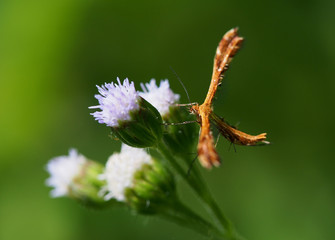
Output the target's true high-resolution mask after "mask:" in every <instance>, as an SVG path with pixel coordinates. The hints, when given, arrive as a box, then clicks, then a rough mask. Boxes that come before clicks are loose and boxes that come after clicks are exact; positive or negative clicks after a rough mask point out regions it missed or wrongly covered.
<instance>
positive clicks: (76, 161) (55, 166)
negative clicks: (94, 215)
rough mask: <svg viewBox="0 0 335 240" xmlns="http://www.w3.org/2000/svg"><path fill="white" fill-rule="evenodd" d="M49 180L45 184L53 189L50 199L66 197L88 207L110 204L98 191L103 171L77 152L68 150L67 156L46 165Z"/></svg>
mask: <svg viewBox="0 0 335 240" xmlns="http://www.w3.org/2000/svg"><path fill="white" fill-rule="evenodd" d="M47 171H48V172H49V173H50V178H48V179H47V181H46V184H47V185H48V186H50V187H53V188H54V189H53V190H52V191H51V196H52V197H62V196H68V197H70V198H73V199H75V200H77V201H78V202H80V203H81V204H84V205H86V206H90V207H104V206H107V205H108V204H109V203H111V202H106V201H105V200H104V199H103V198H102V197H101V196H100V195H99V191H100V189H101V187H102V186H103V185H104V184H105V183H104V181H102V180H99V179H98V176H99V175H100V174H101V173H102V171H103V166H102V165H101V164H100V163H98V162H94V161H91V160H88V159H87V158H86V157H84V156H83V155H81V154H79V153H78V152H77V150H75V149H70V151H69V156H59V157H55V158H53V159H51V160H50V162H49V163H48V165H47Z"/></svg>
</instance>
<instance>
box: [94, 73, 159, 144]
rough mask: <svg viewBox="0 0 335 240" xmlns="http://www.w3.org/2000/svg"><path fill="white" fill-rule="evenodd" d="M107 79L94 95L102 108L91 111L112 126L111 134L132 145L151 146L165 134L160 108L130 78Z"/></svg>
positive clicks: (97, 117)
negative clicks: (141, 93)
mask: <svg viewBox="0 0 335 240" xmlns="http://www.w3.org/2000/svg"><path fill="white" fill-rule="evenodd" d="M117 82H118V84H116V83H105V85H104V86H102V87H99V86H97V87H98V90H99V93H100V94H97V95H95V98H96V99H98V101H99V104H100V105H97V106H93V107H90V108H100V109H101V111H97V112H94V113H92V115H93V116H94V117H95V119H96V120H98V122H99V123H104V124H106V125H107V126H109V127H111V130H112V135H113V136H114V137H115V138H117V139H120V140H121V141H122V142H123V143H125V144H127V145H129V146H132V147H139V148H144V147H152V146H154V145H157V143H158V141H159V140H160V139H161V137H162V135H163V128H162V125H163V124H162V117H161V115H160V114H159V112H158V110H157V109H156V108H155V107H154V106H152V105H151V104H150V103H149V102H147V101H146V100H145V99H143V98H142V97H140V96H139V94H138V93H137V92H136V90H135V87H134V83H133V82H131V83H129V81H128V79H125V80H124V81H123V84H121V82H120V80H119V79H117Z"/></svg>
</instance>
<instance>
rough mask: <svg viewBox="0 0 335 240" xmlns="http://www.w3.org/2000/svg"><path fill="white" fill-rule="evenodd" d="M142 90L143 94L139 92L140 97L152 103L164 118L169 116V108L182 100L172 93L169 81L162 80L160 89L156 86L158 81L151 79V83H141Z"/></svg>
mask: <svg viewBox="0 0 335 240" xmlns="http://www.w3.org/2000/svg"><path fill="white" fill-rule="evenodd" d="M141 88H142V90H143V92H139V94H140V96H141V97H143V98H144V99H145V100H147V101H148V102H149V103H151V104H152V105H153V106H154V107H155V108H156V109H157V110H158V112H159V113H160V114H161V115H162V116H164V115H166V114H168V113H169V107H170V106H171V105H172V104H175V103H176V102H178V101H179V98H180V96H179V95H178V94H174V93H173V92H172V90H171V89H170V85H169V81H168V80H167V79H166V80H162V81H161V82H160V85H159V87H158V86H157V85H156V80H155V79H151V80H150V82H149V83H146V84H143V83H141Z"/></svg>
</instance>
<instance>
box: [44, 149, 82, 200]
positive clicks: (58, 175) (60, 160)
mask: <svg viewBox="0 0 335 240" xmlns="http://www.w3.org/2000/svg"><path fill="white" fill-rule="evenodd" d="M86 162H87V159H86V158H85V157H84V156H83V155H81V154H79V153H78V152H77V150H75V149H70V151H69V155H68V156H59V157H55V158H53V159H51V160H50V161H49V163H48V165H47V167H46V169H47V171H48V172H49V173H50V178H48V179H47V181H46V184H47V185H48V186H50V187H53V188H54V189H53V190H52V191H51V196H52V197H61V196H66V195H68V194H69V189H70V185H71V183H72V181H73V179H74V178H75V177H76V176H77V175H78V174H79V172H80V170H81V169H82V167H83V166H84V164H85V163H86Z"/></svg>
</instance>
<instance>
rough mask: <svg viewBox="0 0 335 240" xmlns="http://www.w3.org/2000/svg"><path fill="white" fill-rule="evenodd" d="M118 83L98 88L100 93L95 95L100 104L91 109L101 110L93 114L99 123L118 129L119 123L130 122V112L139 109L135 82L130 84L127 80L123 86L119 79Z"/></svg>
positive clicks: (106, 84)
mask: <svg viewBox="0 0 335 240" xmlns="http://www.w3.org/2000/svg"><path fill="white" fill-rule="evenodd" d="M117 82H118V84H116V83H113V82H112V83H105V85H103V86H101V87H99V86H97V88H98V90H99V93H100V94H97V95H95V98H96V99H98V101H99V104H100V105H97V106H92V107H89V108H91V109H92V108H100V109H101V111H100V112H94V113H91V115H93V116H94V117H95V119H96V120H98V122H99V123H105V124H106V125H107V126H109V127H118V126H119V121H120V120H121V121H127V120H130V119H131V117H130V114H129V113H130V112H131V111H134V110H138V109H139V103H138V100H139V95H138V93H137V92H136V90H135V87H134V82H131V83H129V80H128V79H127V78H126V79H125V80H124V81H123V84H121V82H120V79H119V78H117Z"/></svg>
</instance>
